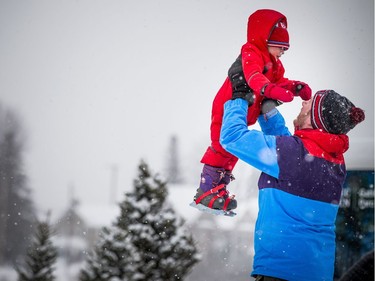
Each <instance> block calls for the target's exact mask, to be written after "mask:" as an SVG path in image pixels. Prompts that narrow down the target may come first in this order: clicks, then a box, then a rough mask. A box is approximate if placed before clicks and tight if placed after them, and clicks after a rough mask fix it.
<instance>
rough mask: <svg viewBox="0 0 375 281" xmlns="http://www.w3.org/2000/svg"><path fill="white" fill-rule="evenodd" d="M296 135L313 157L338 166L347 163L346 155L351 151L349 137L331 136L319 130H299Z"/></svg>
mask: <svg viewBox="0 0 375 281" xmlns="http://www.w3.org/2000/svg"><path fill="white" fill-rule="evenodd" d="M294 135H295V136H297V137H299V138H300V139H301V140H302V142H303V144H304V146H305V148H306V149H307V151H308V152H309V153H310V154H311V155H313V156H315V157H319V158H324V159H326V160H328V161H330V162H334V163H338V164H343V163H344V162H345V161H344V153H345V152H346V151H347V150H348V149H349V137H348V136H347V135H335V134H330V133H326V132H323V131H322V130H318V129H304V130H297V131H295V133H294Z"/></svg>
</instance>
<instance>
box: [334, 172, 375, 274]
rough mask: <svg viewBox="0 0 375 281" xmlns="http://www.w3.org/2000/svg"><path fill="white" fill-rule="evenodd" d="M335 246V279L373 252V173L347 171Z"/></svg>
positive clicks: (338, 216)
mask: <svg viewBox="0 0 375 281" xmlns="http://www.w3.org/2000/svg"><path fill="white" fill-rule="evenodd" d="M336 243H337V248H336V263H335V280H338V279H339V278H340V277H341V276H343V275H344V273H345V272H347V271H348V270H349V268H350V267H351V266H353V265H354V264H355V263H356V262H357V261H359V260H360V259H361V257H363V256H364V255H366V254H367V253H368V252H370V251H372V250H373V249H374V170H360V171H359V170H358V171H348V174H347V177H346V181H345V184H344V190H343V193H342V197H341V201H340V209H339V212H338V215H337V222H336ZM370 270H373V268H372V269H370Z"/></svg>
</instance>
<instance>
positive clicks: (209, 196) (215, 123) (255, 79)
mask: <svg viewBox="0 0 375 281" xmlns="http://www.w3.org/2000/svg"><path fill="white" fill-rule="evenodd" d="M288 48H289V34H288V31H287V19H286V17H285V16H284V15H283V14H281V13H279V12H277V11H274V10H267V9H264V10H258V11H256V12H254V13H253V14H251V15H250V17H249V20H248V26H247V43H246V44H245V45H243V46H242V49H241V54H240V56H239V57H238V58H237V60H236V61H235V63H234V64H233V65H232V66H231V68H230V69H229V72H228V76H229V77H228V78H227V79H226V80H225V81H224V84H223V85H222V87H221V88H220V90H219V92H218V93H217V95H216V97H215V98H214V101H213V105H212V118H211V128H210V129H211V146H210V147H208V148H207V150H206V152H205V154H204V155H203V158H202V160H201V163H203V164H204V166H203V171H202V174H201V181H200V186H199V188H198V189H197V193H196V195H195V197H194V201H195V203H196V204H202V205H204V206H206V207H208V208H212V209H219V210H224V211H227V210H228V211H229V210H232V209H235V208H236V207H237V201H236V200H235V199H234V196H229V192H228V191H227V190H226V186H227V185H228V184H229V183H230V181H231V180H233V179H234V177H233V175H232V170H233V168H234V166H235V165H236V163H237V160H238V159H237V157H235V156H233V155H231V154H230V153H228V152H227V151H225V150H224V149H223V148H222V146H221V145H220V143H219V138H220V129H221V125H222V117H223V110H224V103H225V102H226V101H227V100H229V99H231V98H232V92H236V91H237V92H241V91H242V92H248V93H249V97H248V99H249V106H250V108H249V112H248V116H247V122H248V125H251V124H254V123H255V122H256V121H257V118H258V116H259V114H260V111H261V104H262V101H263V99H264V98H268V99H273V100H277V101H280V102H290V101H292V100H293V98H294V96H300V97H301V98H302V99H304V100H309V99H310V98H311V89H310V87H309V86H308V85H307V84H305V83H303V82H299V81H293V80H289V79H287V78H285V77H284V72H285V70H284V67H283V65H282V63H281V61H280V57H281V56H282V55H283V54H284V51H286V50H287V49H288ZM249 87H250V88H249Z"/></svg>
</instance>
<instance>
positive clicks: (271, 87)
mask: <svg viewBox="0 0 375 281" xmlns="http://www.w3.org/2000/svg"><path fill="white" fill-rule="evenodd" d="M262 91H263V95H264V96H265V97H266V98H269V99H273V100H279V101H283V102H290V101H292V100H293V98H294V96H293V93H292V92H291V91H289V90H286V89H284V88H281V87H279V86H277V85H275V84H272V83H270V84H268V85H266V86H265V88H264V89H263V90H262Z"/></svg>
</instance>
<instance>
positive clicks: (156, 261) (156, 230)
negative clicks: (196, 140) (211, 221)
mask: <svg viewBox="0 0 375 281" xmlns="http://www.w3.org/2000/svg"><path fill="white" fill-rule="evenodd" d="M166 197H167V187H166V183H165V182H164V181H162V180H161V179H160V178H159V177H158V176H157V175H156V176H153V175H152V174H151V173H150V171H149V168H148V166H147V164H146V163H145V162H143V161H141V163H140V165H139V167H138V177H137V178H136V179H135V180H134V191H133V192H130V193H127V194H126V196H125V199H124V201H123V202H121V203H120V208H121V213H120V215H119V217H118V218H117V220H116V221H115V223H114V224H113V226H112V227H110V228H105V229H104V231H103V235H102V237H101V238H100V242H99V243H98V246H97V247H96V249H95V251H94V253H93V255H91V256H90V258H89V260H88V266H87V268H86V269H84V270H82V271H81V275H80V280H81V281H94V280H101V281H115V280H116V281H118V280H126V281H141V280H142V281H143V280H144V281H146V280H147V281H148V280H153V281H172V280H183V279H184V277H185V276H186V275H187V274H188V273H189V272H190V270H191V269H192V267H193V266H194V264H196V263H197V262H198V261H199V257H198V252H197V248H196V245H195V242H194V240H193V237H192V235H191V234H189V233H188V230H187V228H186V227H185V225H184V224H185V222H184V220H183V219H182V218H180V217H179V216H178V215H177V214H176V213H175V212H174V210H173V209H172V208H171V207H169V206H167V204H166Z"/></svg>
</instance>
